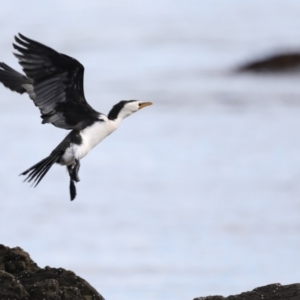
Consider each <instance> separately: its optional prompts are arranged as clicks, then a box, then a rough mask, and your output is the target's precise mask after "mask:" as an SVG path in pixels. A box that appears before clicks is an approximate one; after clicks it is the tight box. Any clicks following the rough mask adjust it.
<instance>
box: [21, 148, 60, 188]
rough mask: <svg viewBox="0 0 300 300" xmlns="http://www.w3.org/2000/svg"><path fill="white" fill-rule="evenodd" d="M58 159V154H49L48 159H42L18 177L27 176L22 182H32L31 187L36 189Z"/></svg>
mask: <svg viewBox="0 0 300 300" xmlns="http://www.w3.org/2000/svg"><path fill="white" fill-rule="evenodd" d="M59 158H60V155H59V154H53V153H51V154H50V155H49V156H48V157H46V158H44V159H43V160H41V161H40V162H38V163H37V164H35V165H34V166H32V167H31V168H29V169H28V170H26V171H24V172H23V173H21V174H20V175H27V177H26V178H25V180H24V181H27V182H31V181H32V180H33V182H32V185H34V187H36V186H37V185H38V184H39V183H40V181H41V180H42V179H43V177H44V176H45V175H46V174H47V172H48V171H49V170H50V168H51V167H52V166H53V164H54V163H56V162H57V161H58V159H59Z"/></svg>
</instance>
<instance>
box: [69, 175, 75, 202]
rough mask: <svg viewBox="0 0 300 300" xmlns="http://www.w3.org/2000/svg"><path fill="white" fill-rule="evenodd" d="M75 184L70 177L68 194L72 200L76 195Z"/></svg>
mask: <svg viewBox="0 0 300 300" xmlns="http://www.w3.org/2000/svg"><path fill="white" fill-rule="evenodd" d="M76 194H77V193H76V186H75V183H74V181H73V180H72V179H70V196H71V201H73V200H74V199H75V197H76Z"/></svg>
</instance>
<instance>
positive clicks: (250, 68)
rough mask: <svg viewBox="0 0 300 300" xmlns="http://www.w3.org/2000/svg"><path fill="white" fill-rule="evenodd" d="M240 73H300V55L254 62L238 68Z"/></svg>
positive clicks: (274, 57)
mask: <svg viewBox="0 0 300 300" xmlns="http://www.w3.org/2000/svg"><path fill="white" fill-rule="evenodd" d="M237 71H238V72H256V73H279V72H294V71H300V53H282V54H276V55H271V56H269V57H266V58H264V59H261V60H257V61H253V62H250V63H247V64H245V65H242V66H241V67H239V68H237Z"/></svg>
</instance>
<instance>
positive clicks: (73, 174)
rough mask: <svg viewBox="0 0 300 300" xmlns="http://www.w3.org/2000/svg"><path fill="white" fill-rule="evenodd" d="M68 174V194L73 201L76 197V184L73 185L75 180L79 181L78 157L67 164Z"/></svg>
mask: <svg viewBox="0 0 300 300" xmlns="http://www.w3.org/2000/svg"><path fill="white" fill-rule="evenodd" d="M67 169H68V172H69V175H70V196H71V201H73V200H74V199H75V197H76V194H77V193H76V186H75V182H79V181H80V179H79V176H78V173H79V169H80V162H79V159H76V160H75V163H74V164H72V165H70V166H67Z"/></svg>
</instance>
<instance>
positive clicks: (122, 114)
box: [107, 100, 153, 120]
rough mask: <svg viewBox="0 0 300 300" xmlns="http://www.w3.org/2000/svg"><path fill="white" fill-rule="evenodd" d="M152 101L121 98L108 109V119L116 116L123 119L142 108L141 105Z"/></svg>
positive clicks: (143, 105) (146, 104)
mask: <svg viewBox="0 0 300 300" xmlns="http://www.w3.org/2000/svg"><path fill="white" fill-rule="evenodd" d="M152 104H153V103H152V102H143V101H139V100H129V101H126V100H122V101H120V102H119V103H117V104H116V105H114V106H113V108H112V109H111V110H110V112H109V114H108V116H107V117H108V118H109V119H110V120H116V119H118V118H120V119H124V118H126V117H128V116H130V115H131V114H133V113H134V112H136V111H138V110H140V109H142V108H143V107H146V106H149V105H152Z"/></svg>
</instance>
